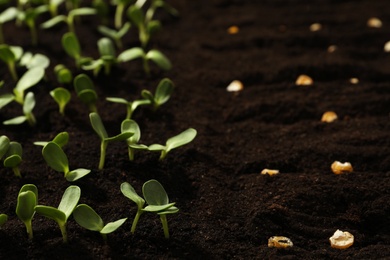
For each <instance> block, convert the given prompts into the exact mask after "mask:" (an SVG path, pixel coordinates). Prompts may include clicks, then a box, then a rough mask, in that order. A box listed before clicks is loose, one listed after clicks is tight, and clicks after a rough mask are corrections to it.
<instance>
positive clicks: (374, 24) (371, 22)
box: [367, 17, 383, 28]
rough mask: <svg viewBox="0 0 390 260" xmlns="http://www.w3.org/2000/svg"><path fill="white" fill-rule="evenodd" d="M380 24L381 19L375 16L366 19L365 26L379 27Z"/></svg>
mask: <svg viewBox="0 0 390 260" xmlns="http://www.w3.org/2000/svg"><path fill="white" fill-rule="evenodd" d="M382 25H383V24H382V21H381V20H380V19H379V18H377V17H371V18H370V19H368V21H367V26H368V27H371V28H381V27H382Z"/></svg>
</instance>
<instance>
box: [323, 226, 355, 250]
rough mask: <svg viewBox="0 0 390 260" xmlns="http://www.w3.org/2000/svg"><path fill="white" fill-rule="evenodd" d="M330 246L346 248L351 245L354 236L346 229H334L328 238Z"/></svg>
mask: <svg viewBox="0 0 390 260" xmlns="http://www.w3.org/2000/svg"><path fill="white" fill-rule="evenodd" d="M329 241H330V246H331V247H333V248H337V249H346V248H348V247H350V246H352V245H353V242H354V237H353V235H352V234H351V233H349V232H347V231H344V232H343V231H341V230H338V229H337V230H336V232H334V234H333V236H331V237H330V238H329Z"/></svg>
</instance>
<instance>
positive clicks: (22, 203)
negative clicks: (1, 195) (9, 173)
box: [16, 191, 37, 222]
mask: <svg viewBox="0 0 390 260" xmlns="http://www.w3.org/2000/svg"><path fill="white" fill-rule="evenodd" d="M36 201H37V197H36V196H35V193H34V192H32V191H23V192H20V193H19V195H18V203H17V205H16V215H17V216H18V218H19V219H20V220H21V221H23V222H27V221H30V220H31V219H32V218H33V216H34V213H35V209H34V208H35V206H36Z"/></svg>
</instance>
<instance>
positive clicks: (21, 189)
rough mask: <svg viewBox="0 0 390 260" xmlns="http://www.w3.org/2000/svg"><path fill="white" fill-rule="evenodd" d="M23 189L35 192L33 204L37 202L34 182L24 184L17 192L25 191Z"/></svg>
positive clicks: (36, 190)
mask: <svg viewBox="0 0 390 260" xmlns="http://www.w3.org/2000/svg"><path fill="white" fill-rule="evenodd" d="M25 191H31V192H33V193H34V194H35V198H36V201H35V205H36V204H38V188H37V186H35V185H34V184H25V185H23V186H22V188H20V190H19V193H22V192H25Z"/></svg>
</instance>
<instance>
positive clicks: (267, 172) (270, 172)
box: [261, 169, 279, 176]
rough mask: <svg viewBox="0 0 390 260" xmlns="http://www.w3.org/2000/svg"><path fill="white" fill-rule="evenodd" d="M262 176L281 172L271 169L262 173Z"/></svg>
mask: <svg viewBox="0 0 390 260" xmlns="http://www.w3.org/2000/svg"><path fill="white" fill-rule="evenodd" d="M261 174H263V175H266V174H268V175H269V176H272V175H276V174H279V170H271V169H264V170H262V171H261Z"/></svg>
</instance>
